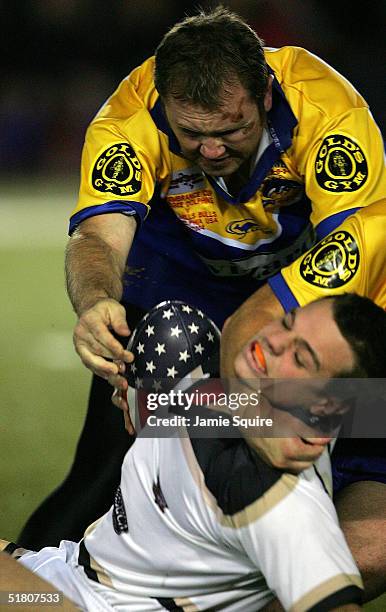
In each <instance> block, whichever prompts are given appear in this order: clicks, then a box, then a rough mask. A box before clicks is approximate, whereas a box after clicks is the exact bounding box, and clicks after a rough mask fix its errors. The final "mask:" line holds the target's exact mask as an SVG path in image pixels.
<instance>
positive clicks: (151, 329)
mask: <svg viewBox="0 0 386 612" xmlns="http://www.w3.org/2000/svg"><path fill="white" fill-rule="evenodd" d="M145 334H146V335H147V337H148V338H150V336H154V325H148V326H147V328H146V329H145Z"/></svg>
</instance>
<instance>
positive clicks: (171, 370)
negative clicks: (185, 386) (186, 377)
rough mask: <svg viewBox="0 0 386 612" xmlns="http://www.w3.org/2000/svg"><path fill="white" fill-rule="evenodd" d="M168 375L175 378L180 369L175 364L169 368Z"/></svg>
mask: <svg viewBox="0 0 386 612" xmlns="http://www.w3.org/2000/svg"><path fill="white" fill-rule="evenodd" d="M167 371H168V372H167V376H169V377H170V378H175V376H176V374H178V370H176V368H175V367H174V366H173V367H172V368H167Z"/></svg>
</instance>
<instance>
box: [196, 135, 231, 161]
mask: <svg viewBox="0 0 386 612" xmlns="http://www.w3.org/2000/svg"><path fill="white" fill-rule="evenodd" d="M224 153H225V147H224V145H223V144H222V142H221V140H220V138H207V139H205V140H204V141H203V142H202V143H201V147H200V154H201V155H202V156H203V157H205V158H206V159H218V158H220V157H222V156H223V155H224Z"/></svg>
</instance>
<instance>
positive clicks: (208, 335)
mask: <svg viewBox="0 0 386 612" xmlns="http://www.w3.org/2000/svg"><path fill="white" fill-rule="evenodd" d="M206 335H207V338H208V340H209V342H213V341H214V335H213V334H212V332H208V333H207V334H206Z"/></svg>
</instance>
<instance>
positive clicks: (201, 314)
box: [197, 310, 204, 319]
mask: <svg viewBox="0 0 386 612" xmlns="http://www.w3.org/2000/svg"><path fill="white" fill-rule="evenodd" d="M197 314H198V316H199V317H201V319H203V318H204V313H203V312H202V310H197Z"/></svg>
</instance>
